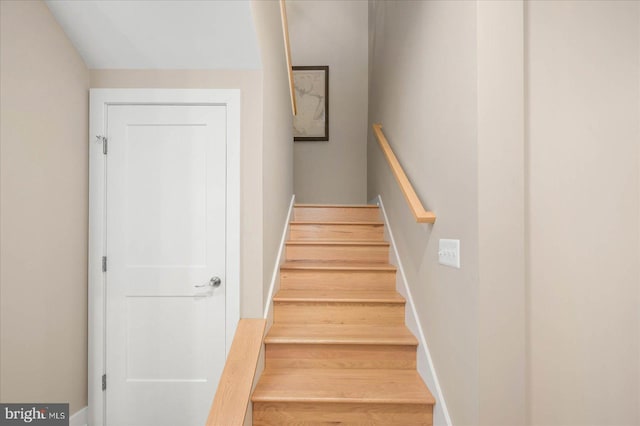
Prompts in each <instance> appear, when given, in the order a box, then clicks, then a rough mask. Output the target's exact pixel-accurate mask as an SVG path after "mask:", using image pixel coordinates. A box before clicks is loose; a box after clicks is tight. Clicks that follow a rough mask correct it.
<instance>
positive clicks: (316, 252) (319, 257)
mask: <svg viewBox="0 0 640 426" xmlns="http://www.w3.org/2000/svg"><path fill="white" fill-rule="evenodd" d="M285 251H286V260H289V261H294V260H313V261H321V262H330V261H333V262H336V261H342V262H373V263H385V262H388V261H389V246H386V245H381V246H361V245H353V246H351V245H345V246H343V245H321V244H318V245H315V244H309V245H287V247H286V250H285Z"/></svg>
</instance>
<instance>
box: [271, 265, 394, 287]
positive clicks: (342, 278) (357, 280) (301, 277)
mask: <svg viewBox="0 0 640 426" xmlns="http://www.w3.org/2000/svg"><path fill="white" fill-rule="evenodd" d="M280 288H281V289H283V290H394V289H395V288H396V272H395V271H332V270H292V269H289V270H282V271H280Z"/></svg>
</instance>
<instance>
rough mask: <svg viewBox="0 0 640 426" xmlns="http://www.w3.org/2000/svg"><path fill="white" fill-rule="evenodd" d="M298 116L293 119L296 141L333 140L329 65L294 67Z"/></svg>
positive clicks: (294, 138)
mask: <svg viewBox="0 0 640 426" xmlns="http://www.w3.org/2000/svg"><path fill="white" fill-rule="evenodd" d="M292 68H293V82H294V86H295V96H296V104H297V109H298V113H297V114H296V115H295V116H294V117H293V140H294V141H296V142H304V141H306V142H322V141H325V142H326V141H328V140H329V66H326V65H324V66H294V67H292Z"/></svg>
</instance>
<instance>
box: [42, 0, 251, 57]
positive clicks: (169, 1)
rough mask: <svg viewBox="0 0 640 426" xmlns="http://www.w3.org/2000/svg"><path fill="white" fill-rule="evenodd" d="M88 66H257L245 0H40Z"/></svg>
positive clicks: (249, 14) (249, 13) (248, 3)
mask: <svg viewBox="0 0 640 426" xmlns="http://www.w3.org/2000/svg"><path fill="white" fill-rule="evenodd" d="M46 3H47V6H48V7H49V9H50V10H51V12H52V13H53V15H54V16H55V18H56V20H57V21H58V22H59V23H60V25H61V26H62V28H63V29H64V31H65V33H66V34H67V36H68V37H69V38H70V39H71V42H72V43H73V44H74V46H75V47H76V49H77V50H78V52H79V53H80V55H81V56H82V58H83V59H84V61H85V63H86V65H87V66H88V67H89V68H90V69H149V68H150V69H257V68H260V67H261V65H260V52H259V49H258V40H257V36H256V31H255V27H254V23H253V17H252V14H251V3H250V2H249V1H247V0H235V1H234V0H229V1H222V0H199V1H191V0H82V1H79V0H46Z"/></svg>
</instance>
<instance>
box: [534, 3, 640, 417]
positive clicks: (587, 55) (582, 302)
mask: <svg viewBox="0 0 640 426" xmlns="http://www.w3.org/2000/svg"><path fill="white" fill-rule="evenodd" d="M639 8H640V3H638V2H609V1H590V2H582V1H571V2H544V1H536V2H529V3H528V4H527V9H526V15H525V16H526V21H525V24H526V28H527V33H526V43H527V44H526V52H527V57H526V62H527V64H528V66H527V87H526V89H527V120H528V126H527V128H528V132H527V135H528V146H527V157H528V162H527V168H528V193H527V198H526V200H527V203H528V228H529V245H528V262H529V270H530V276H529V304H530V311H529V314H530V317H529V321H530V335H529V339H530V341H529V345H530V354H529V356H530V366H529V367H530V376H529V380H530V403H531V410H530V412H531V423H532V424H536V425H538V424H539V425H543V424H544V425H564V424H593V425H630V424H638V423H639V422H640V417H639V413H638V312H639V311H640V305H639V303H638V302H639V300H638V272H639V268H638V145H639V140H640V134H639V132H638V123H639V122H638V117H639V110H638V102H639V98H638V75H639V74H640V67H639V62H638V56H639V44H638V30H639V25H638V24H639V12H640V11H639Z"/></svg>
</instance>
